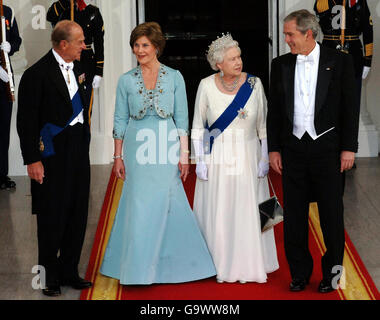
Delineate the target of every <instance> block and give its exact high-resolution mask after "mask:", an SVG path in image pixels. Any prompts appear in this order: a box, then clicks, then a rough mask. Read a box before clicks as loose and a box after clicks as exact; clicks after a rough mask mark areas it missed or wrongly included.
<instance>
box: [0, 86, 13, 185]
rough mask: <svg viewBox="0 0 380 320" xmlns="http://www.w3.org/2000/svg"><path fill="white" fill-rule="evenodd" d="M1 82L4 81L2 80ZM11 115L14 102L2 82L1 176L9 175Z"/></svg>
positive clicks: (0, 98)
mask: <svg viewBox="0 0 380 320" xmlns="http://www.w3.org/2000/svg"><path fill="white" fill-rule="evenodd" d="M0 82H2V81H1V80H0ZM11 117H12V102H9V101H8V97H7V93H6V91H5V86H4V85H3V84H2V83H0V178H1V177H5V176H7V175H8V150H9V135H10V130H11Z"/></svg>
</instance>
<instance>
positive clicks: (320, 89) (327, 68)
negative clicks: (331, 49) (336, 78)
mask: <svg viewBox="0 0 380 320" xmlns="http://www.w3.org/2000/svg"><path fill="white" fill-rule="evenodd" d="M334 64H335V63H334V60H331V59H329V55H328V53H327V52H326V50H325V48H324V47H323V46H321V53H320V57H319V67H318V80H317V88H316V92H315V114H316V115H317V114H318V112H319V111H320V110H321V108H322V106H323V103H324V102H325V100H326V96H327V92H328V88H329V84H330V79H331V75H332V73H333V72H334Z"/></svg>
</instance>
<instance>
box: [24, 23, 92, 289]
mask: <svg viewBox="0 0 380 320" xmlns="http://www.w3.org/2000/svg"><path fill="white" fill-rule="evenodd" d="M51 40H52V44H53V49H52V50H50V51H49V52H48V53H47V54H46V55H45V56H44V57H43V58H42V59H41V60H39V61H38V62H37V63H36V64H34V65H33V66H32V67H30V68H29V69H28V70H26V71H25V73H24V74H23V76H22V79H21V82H20V87H19V96H18V113H17V130H18V134H19V137H20V144H21V151H22V156H23V158H24V164H25V165H27V169H28V175H29V177H30V178H31V190H32V213H34V214H37V235H38V262H39V265H41V266H43V267H44V268H45V271H46V287H45V288H44V289H43V293H44V294H45V295H48V296H57V295H60V294H61V290H60V286H61V285H69V286H71V287H73V288H75V289H84V288H88V287H90V286H91V282H89V281H85V280H83V279H82V278H80V277H79V274H78V264H79V260H80V254H81V250H82V245H83V241H84V235H85V230H86V224H87V213H88V197H89V184H90V161H89V142H90V128H89V125H88V101H86V100H85V94H84V88H83V86H84V80H83V77H82V76H81V75H79V74H77V73H76V72H75V71H74V70H73V66H74V63H73V62H74V61H76V60H79V58H80V55H81V52H82V50H83V49H84V48H85V47H86V45H85V43H84V35H83V31H82V28H81V27H80V26H79V25H78V24H77V23H75V22H71V21H67V20H65V21H62V22H60V23H58V24H57V25H56V27H55V28H54V30H53V33H52V37H51ZM75 70H76V69H75ZM58 255H59V256H58Z"/></svg>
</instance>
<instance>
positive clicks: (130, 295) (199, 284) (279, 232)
mask: <svg viewBox="0 0 380 320" xmlns="http://www.w3.org/2000/svg"><path fill="white" fill-rule="evenodd" d="M271 178H272V182H273V185H274V187H275V189H276V193H277V196H278V197H279V199H280V202H281V203H282V188H281V177H280V176H278V175H276V174H273V172H271ZM195 180H196V175H195V172H194V167H192V173H191V174H190V175H189V178H188V180H187V181H186V183H185V185H184V186H185V190H186V193H187V196H188V199H189V202H190V204H192V202H193V196H194V188H195ZM121 189H122V183H121V182H120V181H116V179H115V177H114V175H111V178H110V182H109V185H108V189H107V193H106V196H105V200H104V204H103V209H102V213H101V217H100V220H99V224H98V229H97V232H96V236H95V241H94V246H93V250H92V254H91V258H90V262H89V265H88V269H87V274H86V279H89V280H92V281H93V282H94V286H93V288H91V289H89V290H84V291H83V292H82V295H81V299H83V300H93V299H94V300H99V299H105V300H107V299H108V300H114V299H116V300H120V299H121V300H169V299H175V300H346V299H347V300H359V299H360V300H377V299H380V294H379V292H378V291H377V289H376V286H375V285H374V283H373V281H372V279H371V277H370V276H369V274H368V272H367V270H366V268H365V266H364V264H363V263H362V261H361V259H360V257H359V255H358V254H357V252H356V250H355V248H354V246H353V244H352V243H351V241H350V239H349V237H348V235H347V234H346V250H345V262H344V267H345V269H346V276H345V281H344V285H345V288H344V289H339V290H337V291H335V292H332V293H328V294H320V293H318V292H317V287H318V284H319V281H320V279H321V275H322V273H321V267H320V258H321V255H322V252H323V250H324V249H323V248H324V245H323V240H322V237H321V234H320V230H319V225H318V221H317V220H318V217H317V208H316V206H314V207H312V206H311V209H310V212H311V216H312V218H311V219H310V228H311V232H310V233H309V245H310V251H311V253H312V256H313V258H314V271H313V275H312V278H311V282H310V285H308V286H307V288H306V290H305V291H303V292H301V293H293V292H290V291H289V289H288V288H289V282H290V280H291V279H290V274H289V268H288V265H287V262H286V258H285V253H284V249H283V228H282V223H281V224H279V225H278V226H276V227H275V237H276V244H277V252H278V260H279V264H280V268H279V270H277V271H276V272H274V273H271V274H269V275H268V280H267V283H265V284H258V283H247V284H240V283H232V284H231V283H223V284H219V283H217V282H216V281H215V278H210V279H206V280H201V281H195V282H190V283H183V284H160V285H150V286H120V285H119V283H118V280H115V279H111V278H107V277H104V276H102V275H100V274H99V272H98V270H99V268H100V265H101V261H102V257H103V254H104V250H105V247H106V243H107V239H108V236H109V233H110V230H111V227H112V221H113V215H114V213H115V212H116V208H117V203H118V200H119V197H120V193H121Z"/></svg>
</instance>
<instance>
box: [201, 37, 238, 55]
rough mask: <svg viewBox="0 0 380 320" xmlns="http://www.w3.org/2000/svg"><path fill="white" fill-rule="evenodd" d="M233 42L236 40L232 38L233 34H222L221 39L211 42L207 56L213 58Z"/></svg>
mask: <svg viewBox="0 0 380 320" xmlns="http://www.w3.org/2000/svg"><path fill="white" fill-rule="evenodd" d="M233 41H235V40H234V39H233V38H232V36H231V33H227V34H224V33H222V36H221V37H217V38H216V40H214V41H213V42H211V44H210V45H209V46H208V51H207V52H206V54H207V55H208V56H210V55H212V56H213V55H214V53H215V52H216V51H218V50H220V49H221V48H224V47H225V46H226V44H227V43H231V42H233Z"/></svg>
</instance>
